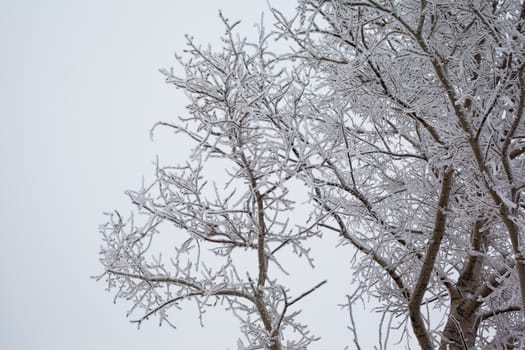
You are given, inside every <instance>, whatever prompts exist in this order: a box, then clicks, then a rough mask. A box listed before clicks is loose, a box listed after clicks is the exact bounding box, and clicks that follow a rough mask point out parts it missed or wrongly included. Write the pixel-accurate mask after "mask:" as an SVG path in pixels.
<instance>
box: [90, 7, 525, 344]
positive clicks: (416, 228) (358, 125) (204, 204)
mask: <svg viewBox="0 0 525 350" xmlns="http://www.w3.org/2000/svg"><path fill="white" fill-rule="evenodd" d="M271 15H272V21H273V25H272V26H271V27H267V28H264V27H263V26H262V25H261V27H260V30H259V36H258V37H255V38H244V37H243V36H242V35H240V33H238V32H237V29H236V26H237V24H238V22H234V21H232V20H228V19H226V18H225V17H224V16H222V15H221V16H220V18H221V19H222V21H223V23H224V27H225V33H224V35H223V36H222V37H221V38H220V41H218V42H217V45H216V48H215V49H213V48H210V47H202V46H200V45H199V44H198V43H197V42H196V41H194V39H193V38H191V37H188V46H187V48H186V49H185V51H184V53H183V54H182V55H181V56H180V57H178V60H179V64H180V65H181V66H182V67H183V68H184V72H185V73H184V74H182V76H179V75H177V74H175V73H174V71H173V70H170V69H164V70H162V73H163V74H164V75H165V78H166V81H167V82H168V83H169V84H172V85H175V86H176V87H177V88H179V89H181V90H182V91H184V93H185V94H186V95H187V96H188V99H189V104H188V106H187V115H186V116H184V117H183V118H181V119H180V120H179V121H169V122H159V124H158V125H156V126H155V128H160V127H162V128H169V129H172V130H173V131H175V133H176V134H177V135H178V136H177V137H187V138H189V139H191V140H192V141H193V142H194V148H193V152H192V155H191V157H190V158H189V159H188V160H187V162H186V163H185V164H182V165H171V166H160V165H159V166H158V167H157V169H156V177H155V179H153V180H152V181H151V182H150V183H149V184H146V185H144V186H143V187H142V188H139V189H138V190H134V191H128V192H127V193H128V195H129V198H130V200H131V202H132V203H133V204H134V206H135V211H136V213H135V215H133V216H131V217H129V218H125V217H123V216H122V215H121V214H119V213H118V212H114V213H112V214H108V222H107V223H106V224H104V225H102V226H101V233H102V236H103V246H102V249H101V263H102V265H103V268H104V270H103V272H102V273H101V275H100V279H101V280H104V281H106V283H107V284H108V287H109V289H110V290H112V291H114V293H115V297H116V298H121V299H125V300H127V301H129V302H130V303H131V309H130V314H132V315H136V317H135V318H134V322H137V323H139V324H140V323H141V322H146V320H148V319H154V318H157V319H160V320H161V322H168V323H170V322H171V321H170V320H169V316H170V315H172V314H174V313H176V306H177V305H178V304H179V303H180V302H181V301H183V300H191V301H193V302H195V303H196V304H197V305H198V308H199V310H200V312H203V311H204V310H205V309H207V308H213V307H215V305H217V303H220V304H221V305H224V306H226V308H227V310H229V312H232V313H233V314H234V315H235V316H236V317H237V318H238V319H239V320H240V322H241V333H240V334H242V337H241V336H240V338H239V340H238V341H237V340H236V339H232V344H235V343H236V342H237V346H238V349H271V350H278V349H289V350H291V349H307V348H308V347H309V346H310V345H313V344H314V342H315V341H316V339H317V338H316V336H315V334H312V333H311V332H310V330H309V328H308V324H307V323H305V322H304V320H300V319H299V318H298V317H297V315H298V312H299V311H300V310H301V305H302V303H307V302H308V301H307V300H308V296H309V295H310V294H312V293H316V291H317V290H318V288H323V284H324V283H325V281H324V280H321V281H316V282H315V283H312V285H311V287H310V288H307V289H306V290H295V289H291V288H290V286H287V285H286V284H283V282H282V280H281V278H280V276H281V275H282V273H283V271H286V270H287V263H288V261H289V259H290V258H291V257H293V256H297V257H299V258H301V259H302V261H303V262H304V271H305V273H307V272H308V270H309V269H311V268H313V267H312V266H311V264H310V263H311V261H310V255H309V254H310V248H311V247H310V245H309V244H308V242H309V241H310V240H311V239H313V238H319V237H321V239H322V237H324V236H325V235H338V236H339V237H340V240H341V243H342V244H348V245H351V246H352V247H354V248H355V249H354V251H355V255H356V256H358V257H359V259H355V260H352V258H353V256H348V260H349V261H353V265H352V272H353V273H354V277H355V284H354V285H352V286H349V287H348V289H347V290H341V300H340V301H335V302H339V303H341V302H346V303H347V305H346V307H348V308H349V310H350V311H351V310H352V304H353V303H354V302H355V301H356V300H357V299H359V298H361V297H363V296H371V297H373V298H374V299H375V300H376V301H377V303H378V305H380V306H379V307H378V308H376V311H379V312H382V313H384V315H387V316H388V317H387V319H390V322H389V323H388V324H387V328H389V329H391V330H392V331H395V330H397V331H400V330H401V331H400V332H401V333H400V334H401V337H402V338H403V339H404V341H405V343H403V344H407V345H410V346H412V347H414V346H419V347H420V348H421V349H510V348H525V319H524V315H525V308H524V305H525V257H524V254H525V247H524V244H525V242H524V240H525V237H524V235H525V198H524V195H525V119H524V116H523V114H524V106H525V72H524V70H525V36H524V35H525V29H524V25H525V3H524V2H523V1H518V0H493V1H491V0H470V1H451V0H439V1H433V0H427V1H426V0H421V1H419V0H418V1H412V0H406V1H405V0H403V1H387V0H375V1H374V0H363V1H347V0H333V1H331V0H322V1H315V0H301V1H299V2H298V5H297V12H296V14H295V16H292V17H291V18H288V17H286V16H284V15H283V14H282V13H281V12H279V10H278V8H277V9H271ZM276 42H277V43H278V45H280V46H279V49H277V48H276V45H277V44H276ZM283 43H285V45H286V47H288V50H287V51H284V52H283V50H282V49H281V48H282V46H283ZM212 47H213V46H212ZM155 128H154V129H155ZM212 162H214V164H220V166H221V168H223V169H224V172H225V178H226V180H225V181H223V183H222V182H221V180H220V179H219V177H216V176H215V175H214V174H210V173H209V172H207V167H209V164H210V163H212ZM297 191H300V192H302V193H304V194H305V196H306V197H307V198H308V201H307V203H306V204H305V203H298V201H297V199H296V198H297V196H296V195H295V194H294V192H297ZM298 206H300V207H301V208H300V210H301V211H304V212H302V214H301V215H297V211H298V209H297V208H298ZM173 228H175V229H176V230H174V229H173ZM163 235H177V237H179V238H180V244H176V246H175V247H174V249H172V250H171V251H170V252H171V254H170V255H169V256H167V255H166V254H164V255H160V254H156V255H154V254H153V252H154V251H155V246H156V242H158V240H160V239H162V236H163ZM334 249H338V248H335V247H334ZM237 252H245V253H247V255H246V256H247V257H248V258H249V259H252V262H253V263H252V264H248V265H246V264H239V263H238V261H239V260H238V259H237V258H236V254H237ZM350 315H351V313H350ZM348 324H349V328H350V329H351V330H354V333H353V335H351V336H349V339H350V341H349V344H348V345H349V348H354V347H356V348H360V345H359V341H358V334H357V331H355V329H356V328H355V327H353V324H354V319H353V317H349V319H348ZM352 338H354V341H353V342H352ZM384 345H385V344H383V345H382V346H384ZM398 346H401V345H398ZM403 346H405V345H403ZM394 347H395V345H394Z"/></svg>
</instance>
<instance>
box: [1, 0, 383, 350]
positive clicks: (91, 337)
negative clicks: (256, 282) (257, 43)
mask: <svg viewBox="0 0 525 350" xmlns="http://www.w3.org/2000/svg"><path fill="white" fill-rule="evenodd" d="M276 3H278V4H279V5H278V6H279V7H280V8H283V9H284V10H285V12H288V13H290V12H291V10H292V9H293V8H294V6H295V1H292V0H286V1H282V0H281V1H278V2H277V1H276ZM219 8H221V9H222V10H223V12H224V14H225V15H226V16H227V17H230V18H232V19H237V18H241V19H243V25H244V27H243V28H245V30H246V34H247V35H250V33H253V32H254V29H253V26H252V25H251V24H252V23H254V22H256V21H257V20H258V19H259V17H260V14H261V11H263V10H265V11H267V4H266V1H263V0H252V1H240V0H229V1H224V0H221V1H213V0H206V1H200V0H195V1H180V0H170V1H159V0H154V1H152V0H150V1H145V0H144V1H130V0H121V1H110V0H104V1H102V0H92V1H71V0H69V1H68V0H63V1H58V0H55V1H52V0H49V1H45V0H40V1H39V0H32V1H30V0H12V1H9V0H3V1H0V38H1V47H2V54H1V55H0V63H1V64H0V81H1V85H0V88H1V94H0V116H1V118H2V125H1V127H0V159H1V164H2V167H1V170H2V171H1V175H0V176H1V182H0V186H1V196H0V198H1V202H0V203H1V211H0V222H1V223H2V231H1V233H0V237H1V241H2V245H1V254H0V273H1V277H0V281H1V282H0V287H1V288H0V314H1V316H0V349H6V350H18V349H20V350H22V349H24V350H25V349H38V350H46V349H53V350H59V349H79V350H82V349H154V348H161V347H162V348H170V349H189V348H190V346H192V348H194V349H227V348H228V347H230V348H231V349H234V348H235V344H236V339H237V337H239V335H240V334H239V332H238V329H237V324H236V323H235V322H234V321H233V319H232V317H231V316H230V315H229V314H227V313H224V312H222V310H217V312H211V313H210V315H208V317H207V318H206V320H205V321H206V327H205V328H200V326H199V325H198V321H197V318H196V317H195V315H196V314H195V311H196V310H195V307H194V306H193V305H191V304H188V305H187V306H185V307H184V308H183V310H181V311H176V312H175V313H174V314H173V316H172V317H170V319H171V320H173V322H174V323H175V324H176V325H177V327H178V329H177V330H175V331H174V330H172V329H171V328H166V327H162V328H159V327H158V325H157V322H156V321H151V322H149V323H146V324H145V325H144V326H143V328H142V329H141V330H140V331H137V330H136V328H135V326H133V325H132V324H130V323H129V322H128V321H129V320H127V319H126V318H125V312H126V310H127V308H128V307H129V305H126V304H125V303H122V302H120V303H117V305H114V304H113V298H112V294H110V293H107V292H106V291H105V290H104V284H103V283H96V282H95V281H93V280H92V279H90V276H93V275H95V274H97V273H100V271H101V265H100V264H99V263H98V251H99V246H100V242H101V241H100V235H99V234H98V225H99V224H101V223H103V221H104V217H103V215H102V212H103V211H111V210H113V209H119V210H120V211H121V212H123V213H129V212H130V211H131V209H132V207H131V205H130V204H129V201H128V199H127V197H125V196H124V194H123V192H124V190H126V189H137V188H138V187H139V186H140V184H141V181H142V177H143V176H144V177H145V178H146V179H148V178H149V179H152V178H153V170H154V166H153V162H154V160H155V158H156V155H157V154H159V155H160V156H161V157H163V160H164V161H165V162H168V161H169V160H170V157H173V159H180V157H181V154H184V152H182V151H181V150H184V149H187V148H188V144H187V143H186V142H185V141H184V140H179V139H176V138H174V136H173V135H172V134H170V133H168V132H165V131H164V132H163V131H161V132H159V133H158V135H157V137H156V138H155V139H154V141H151V140H150V138H149V130H150V128H151V127H152V125H153V124H154V123H155V122H157V121H159V120H162V121H174V120H175V119H176V117H177V116H179V115H184V113H186V112H185V110H184V106H185V104H186V101H185V99H184V96H183V95H182V94H181V93H180V92H178V91H176V90H175V89H174V88H173V87H171V86H168V85H166V84H164V79H163V77H162V76H161V75H160V74H159V73H158V69H159V68H163V67H170V66H172V65H176V62H175V60H174V59H173V54H174V52H176V51H178V52H181V51H182V49H183V48H184V43H185V40H184V34H185V33H191V34H192V35H194V36H195V38H196V39H197V41H200V42H202V43H208V42H211V43H213V42H217V38H218V36H219V35H220V34H221V33H222V31H223V28H222V27H221V23H220V21H219V19H218V18H217V12H218V9H219ZM335 242H336V241H335V240H331V241H330V240H328V241H327V242H326V243H325V244H327V246H330V245H331V246H332V247H333V245H335ZM345 254H346V253H345ZM318 265H319V268H320V271H322V268H323V266H324V268H325V269H326V270H328V271H336V269H335V267H344V269H342V270H338V271H339V272H337V273H341V272H340V271H343V274H344V275H338V274H337V273H335V272H334V273H333V275H332V276H327V277H328V279H329V283H328V284H327V286H331V288H328V287H327V288H325V289H324V291H322V292H319V293H318V296H316V297H314V296H312V299H310V301H309V302H308V303H309V304H308V305H309V307H308V308H307V309H305V316H304V317H305V319H306V320H307V321H308V323H310V324H311V325H312V328H313V331H314V332H315V333H316V334H318V335H320V336H322V337H323V340H322V341H321V342H320V343H319V344H318V345H316V347H313V348H317V349H342V348H344V345H350V344H351V341H352V339H351V334H350V333H349V332H348V330H347V329H346V325H347V324H346V323H345V322H347V321H348V318H347V317H346V315H345V312H344V311H338V307H337V303H338V302H344V301H345V300H344V290H341V289H342V288H350V286H349V285H348V283H347V282H348V281H349V280H350V278H351V276H350V271H349V270H348V269H347V267H348V266H349V257H348V256H347V257H345V255H343V254H340V255H334V254H333V253H330V255H327V256H326V257H325V258H324V259H321V261H319V263H318ZM323 274H324V272H322V273H321V277H322V275H323ZM321 277H320V278H321ZM298 278H301V276H298ZM315 282H316V283H317V282H318V281H315ZM330 293H332V294H330ZM315 298H317V299H315ZM305 302H306V299H305ZM174 311H175V310H174ZM358 326H360V327H362V328H363V330H364V329H366V328H370V325H369V324H367V321H365V319H364V318H362V319H361V320H359V325H358ZM372 328H373V327H372ZM370 331H371V333H369V334H377V331H376V330H373V329H372V330H370ZM372 338H373V337H372Z"/></svg>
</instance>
